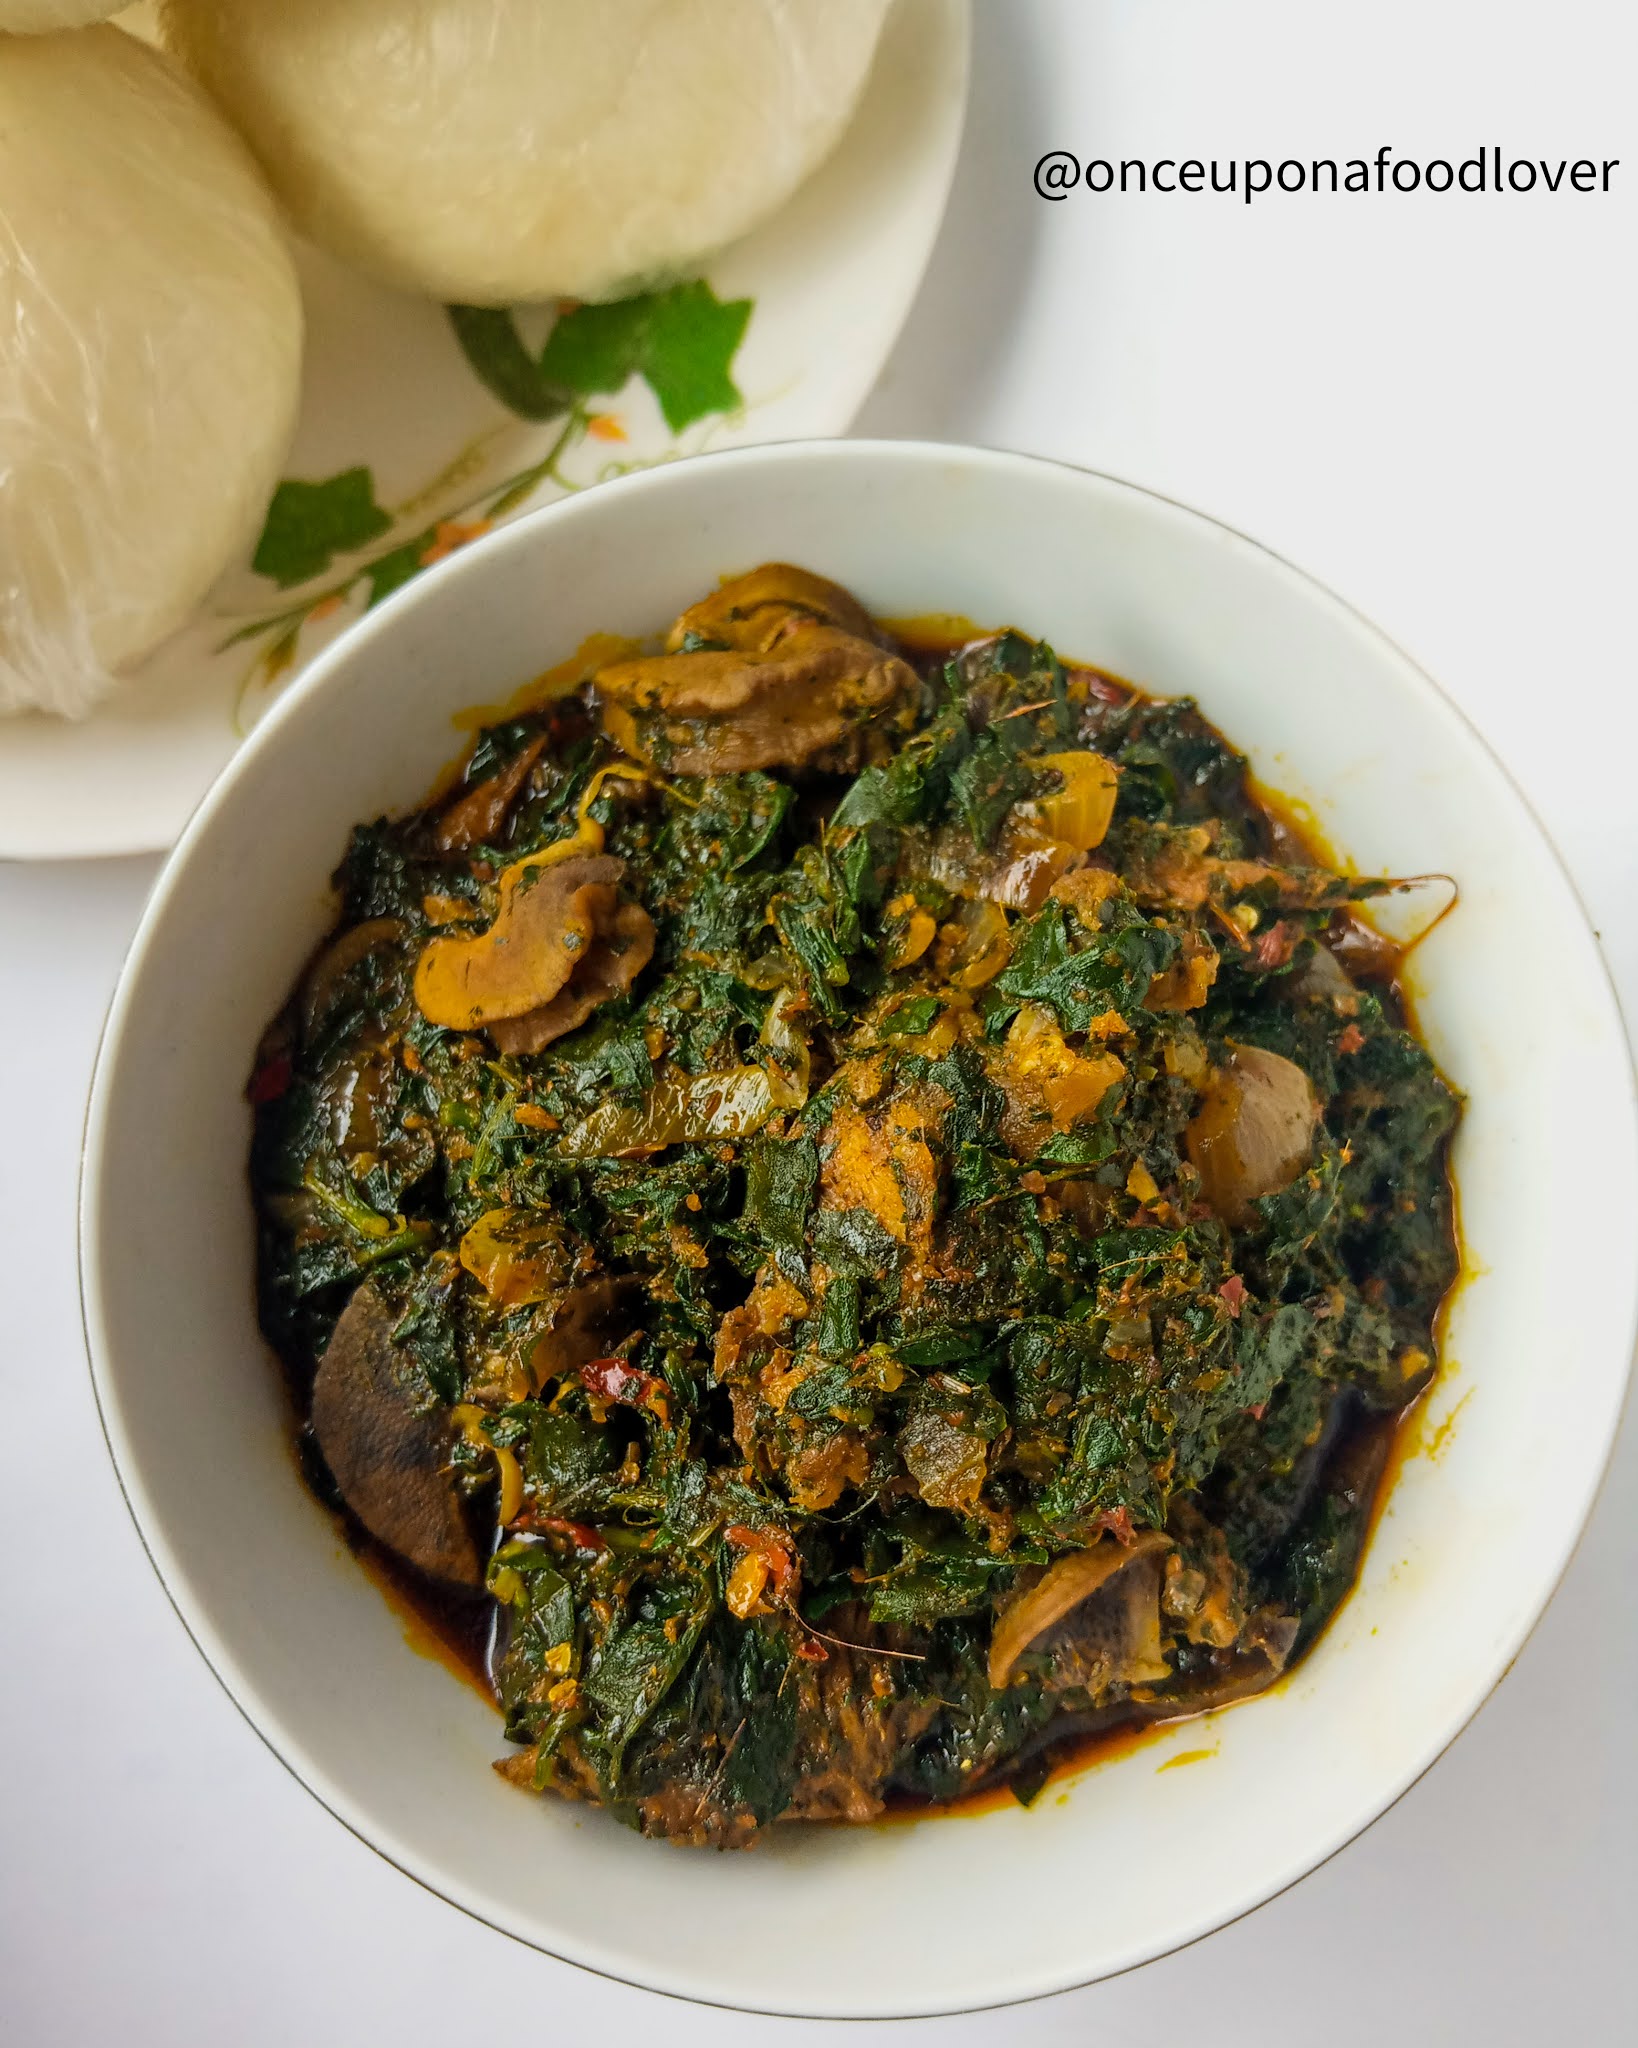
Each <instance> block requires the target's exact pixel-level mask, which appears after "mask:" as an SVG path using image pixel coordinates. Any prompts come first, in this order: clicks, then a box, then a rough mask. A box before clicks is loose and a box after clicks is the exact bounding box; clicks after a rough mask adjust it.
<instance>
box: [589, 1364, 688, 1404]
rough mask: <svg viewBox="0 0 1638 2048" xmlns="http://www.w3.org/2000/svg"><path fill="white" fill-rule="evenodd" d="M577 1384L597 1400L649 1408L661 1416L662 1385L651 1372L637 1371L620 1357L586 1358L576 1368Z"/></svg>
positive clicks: (664, 1393) (662, 1402)
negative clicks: (577, 1371) (577, 1368)
mask: <svg viewBox="0 0 1638 2048" xmlns="http://www.w3.org/2000/svg"><path fill="white" fill-rule="evenodd" d="M580 1384H581V1385H582V1386H583V1387H584V1388H585V1389H586V1392H587V1393H588V1394H593V1395H595V1396H596V1397H597V1399H598V1400H599V1401H616V1402H619V1403H620V1404H621V1405H622V1406H623V1407H626V1408H651V1409H653V1411H654V1412H655V1413H656V1414H657V1415H660V1416H661V1417H662V1418H663V1416H664V1413H665V1397H666V1392H667V1389H666V1384H665V1381H664V1380H660V1379H656V1378H655V1377H654V1375H653V1373H651V1372H639V1371H638V1370H637V1368H636V1367H635V1366H634V1365H628V1364H627V1363H626V1361H625V1359H623V1358H589V1359H587V1361H586V1363H585V1364H584V1365H583V1366H582V1367H581V1368H580Z"/></svg>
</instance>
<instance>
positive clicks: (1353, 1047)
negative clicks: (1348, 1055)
mask: <svg viewBox="0 0 1638 2048" xmlns="http://www.w3.org/2000/svg"><path fill="white" fill-rule="evenodd" d="M1364 1043H1365V1034H1364V1032H1363V1031H1361V1030H1360V1028H1359V1026H1358V1025H1357V1024H1350V1025H1349V1026H1348V1028H1347V1030H1346V1031H1343V1032H1341V1033H1339V1034H1338V1037H1337V1051H1338V1052H1358V1050H1359V1048H1360V1047H1361V1046H1362V1045H1363V1044H1364Z"/></svg>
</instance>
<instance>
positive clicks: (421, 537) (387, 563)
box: [364, 532, 432, 611]
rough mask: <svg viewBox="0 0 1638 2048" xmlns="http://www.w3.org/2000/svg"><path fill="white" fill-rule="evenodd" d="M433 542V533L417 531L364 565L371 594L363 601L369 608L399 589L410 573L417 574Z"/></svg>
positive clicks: (407, 580)
mask: <svg viewBox="0 0 1638 2048" xmlns="http://www.w3.org/2000/svg"><path fill="white" fill-rule="evenodd" d="M431 544H432V535H431V533H430V532H428V533H418V534H417V535H416V536H415V538H414V539H413V540H408V541H405V543H404V545H403V546H402V547H398V548H394V549H393V550H392V551H391V553H390V554H385V555H378V556H377V557H376V559H375V560H374V561H373V562H370V563H368V564H367V565H366V566H365V569H364V574H365V576H366V577H367V578H368V579H369V585H370V594H369V598H368V601H367V602H366V605H365V610H366V611H368V610H369V609H370V608H371V607H372V606H374V605H378V604H379V603H380V602H381V600H382V599H383V598H384V597H391V596H392V594H393V592H394V591H395V590H400V589H402V588H403V586H404V585H405V584H406V583H408V582H409V580H410V578H411V577H412V576H418V575H419V574H420V573H421V570H422V569H423V568H424V567H425V564H424V563H423V561H422V559H421V557H422V556H423V555H424V554H425V552H426V550H427V548H428V547H430V546H431Z"/></svg>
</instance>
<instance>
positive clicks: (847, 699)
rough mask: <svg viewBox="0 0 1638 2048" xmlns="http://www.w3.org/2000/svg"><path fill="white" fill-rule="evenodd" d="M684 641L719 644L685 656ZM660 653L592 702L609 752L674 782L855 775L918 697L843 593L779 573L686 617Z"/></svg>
mask: <svg viewBox="0 0 1638 2048" xmlns="http://www.w3.org/2000/svg"><path fill="white" fill-rule="evenodd" d="M690 637H693V638H699V639H708V640H711V641H713V642H716V643H719V644H717V645H714V646H711V647H706V648H700V649H697V650H696V651H695V652H693V653H684V652H682V651H681V650H682V648H683V645H684V643H685V642H686V641H687V640H688V639H689V638H690ZM667 647H668V650H669V651H668V652H667V653H665V654H657V655H649V656H646V657H644V658H642V659H640V660H637V661H623V662H616V663H614V664H613V665H612V666H611V667H609V668H605V669H602V670H600V671H599V673H598V676H597V695H598V699H599V705H600V712H601V716H602V720H603V729H604V731H605V732H607V733H608V735H609V737H610V738H611V739H612V740H613V741H614V742H615V744H616V745H617V746H619V747H620V748H622V749H623V750H624V751H625V752H626V753H628V754H631V755H634V756H636V757H637V758H638V759H641V760H646V761H653V762H655V763H656V764H657V765H659V766H660V767H663V768H670V769H672V770H674V771H675V772H676V773H678V774H680V775H737V774H743V773H745V772H746V771H748V770H750V769H753V768H789V769H801V768H822V769H829V770H834V771H849V770H853V769H856V768H858V767H859V766H861V765H862V763H863V762H864V760H865V759H866V758H867V754H868V751H869V740H870V728H871V727H872V725H873V724H874V723H876V722H878V721H879V720H880V719H881V718H882V717H883V715H884V714H887V713H889V712H890V711H891V710H892V709H893V707H894V706H895V705H898V706H900V707H903V708H904V709H905V710H906V711H908V708H909V705H910V703H911V700H912V699H913V696H914V693H915V689H916V678H915V672H914V671H913V670H912V669H911V668H910V666H909V664H908V663H907V662H905V661H902V660H901V659H900V658H899V657H898V656H897V655H896V654H893V653H891V652H889V651H888V649H886V648H885V647H884V646H883V645H882V643H881V641H880V639H879V637H878V636H877V634H876V630H875V628H874V626H873V625H872V624H871V621H870V619H869V617H868V615H867V614H866V613H865V612H864V611H863V610H862V608H861V607H860V606H859V605H858V604H857V602H856V601H855V600H854V599H853V598H852V597H850V596H849V595H848V593H847V592H846V591H845V590H842V589H840V588H839V587H838V586H837V585H836V584H833V583H827V582H825V581H824V579H823V578H822V577H817V576H809V575H807V574H806V573H805V572H804V571H802V570H800V569H792V568H789V567H787V566H785V565H784V564H780V563H773V564H770V565H768V566H767V567H766V568H763V569H758V570H753V571H752V573H751V574H750V575H749V576H742V577H739V578H737V579H736V580H735V581H734V582H732V583H727V584H724V586H723V587H722V589H721V590H719V591H716V592H714V593H713V595H712V596H710V597H708V598H705V599H702V600H701V602H700V603H699V604H697V605H694V606H691V607H690V608H689V610H688V611H686V612H684V613H683V615H682V617H681V618H679V619H678V621H677V622H676V624H675V626H673V628H672V630H671V635H670V638H669V640H668V642H667Z"/></svg>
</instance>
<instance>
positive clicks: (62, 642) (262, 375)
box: [0, 27, 302, 714]
mask: <svg viewBox="0 0 1638 2048" xmlns="http://www.w3.org/2000/svg"><path fill="white" fill-rule="evenodd" d="M301 339H302V316H301V297H300V293H299V291H298V288H297V283H296V272H295V267H294V265H293V264H292V262H291V259H290V252H289V250H288V248H287V246H286V244H285V240H284V237H283V233H282V231H281V228H280V224H279V219H278V214H277V209H276V207H275V204H274V201H273V198H272V195H271V194H270V193H269V192H268V190H267V187H266V184H265V183H264V181H263V179H262V177H261V175H260V173H259V172H258V171H257V169H256V166H255V164H254V163H253V162H252V161H251V158H250V156H249V155H248V153H247V152H246V150H245V149H244V147H243V145H242V144H241V143H240V142H239V140H238V138H237V137H236V136H235V135H234V134H233V132H232V130H231V129H230V128H229V127H228V126H227V124H226V122H224V121H223V119H222V117H221V116H220V114H218V113H217V111H216V109H215V108H214V107H213V106H212V105H211V104H210V102H209V101H208V100H207V99H206V98H205V96H204V95H203V93H201V92H200V91H199V89H198V87H197V86H196V85H195V84H194V83H193V81H192V80H191V79H189V78H187V77H185V76H183V75H182V73H180V72H179V71H178V70H177V68H176V67H175V65H173V64H172V63H171V62H170V61H169V60H168V59H167V58H165V57H163V56H161V55H160V53H159V52H158V51H157V50H151V49H149V48H148V47H147V46H146V44H143V43H139V42H138V41H136V39H135V38H134V37H132V36H128V35H127V34H126V33H125V32H124V30H123V29H118V28H111V27H106V28H87V29H76V30H73V31H71V32H69V33H66V34H62V35H43V36H16V37H0V711H19V710H24V709H27V708H29V707H31V706H37V707H40V708H42V709H46V710H52V711H61V712H67V713H70V714H78V713H80V712H83V711H85V710H87V709H88V708H89V707H90V705H91V704H93V703H94V702H95V701H96V699H97V698H98V697H99V696H101V695H102V694H103V692H104V690H105V689H106V688H107V687H108V685H109V683H110V682H111V680H112V674H113V671H115V670H117V669H118V668H120V667H121V666H122V665H124V664H126V663H128V662H131V661H134V660H135V659H137V658H138V657H139V656H140V655H143V654H145V653H147V651H148V650H149V649H150V648H151V647H153V646H154V645H156V643H157V642H159V641H160V640H162V639H164V637H165V635H166V634H167V633H169V632H171V631H173V630H174V629H175V628H176V627H177V626H179V625H180V624H181V623H182V621H183V620H184V619H185V618H186V617H187V616H188V614H189V612H191V611H192V610H193V608H194V607H195V606H196V605H197V604H198V602H199V600H200V599H201V598H202V597H203V596H204V595H205V592H206V591H207V590H208V589H209V588H210V586H211V584H212V583H213V582H214V581H215V580H216V578H217V576H218V575H220V573H221V572H222V570H223V569H225V568H226V567H227V565H228V564H229V563H230V562H231V561H233V560H234V558H235V557H236V556H239V555H242V554H244V553H246V552H247V551H248V549H249V548H250V546H251V544H252V542H253V541H254V540H255V537H256V535H257V533H258V531H259V530H260V526H261V522H262V519H263V517H264V515H265V513H266V510H267V502H268V499H269V497H270V496H271V495H272V492H273V488H274V486H275V484H276V483H277V482H278V479H279V472H280V469H281V467H282V465H283V462H284V458H285V454H286V451H287V450H288V448H289V444H290V436H291V432H292V430H293V428H294V425H295V418H296V402H297V396H298V387H299V383H300V376H301Z"/></svg>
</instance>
